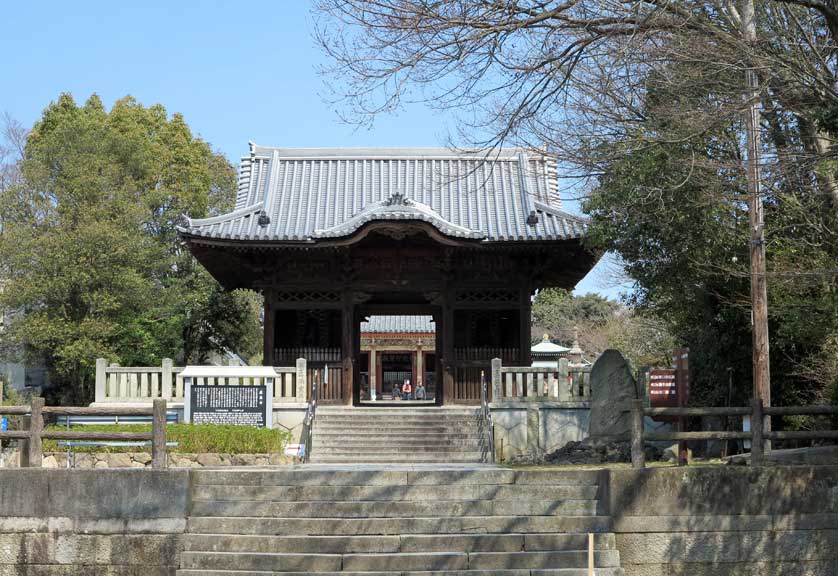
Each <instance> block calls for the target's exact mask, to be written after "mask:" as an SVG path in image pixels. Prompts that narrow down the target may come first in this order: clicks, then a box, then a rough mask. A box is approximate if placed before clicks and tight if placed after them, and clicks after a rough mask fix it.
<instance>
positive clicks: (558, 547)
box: [183, 534, 615, 554]
mask: <svg viewBox="0 0 838 576" xmlns="http://www.w3.org/2000/svg"><path fill="white" fill-rule="evenodd" d="M595 545H596V549H597V550H613V549H614V548H615V542H614V535H613V534H599V535H597V537H596V539H595ZM183 546H184V550H185V551H187V552H200V551H206V552H259V553H262V552H284V553H289V552H293V553H298V554H317V553H319V554H350V553H379V554H383V553H394V552H446V551H448V552H521V551H528V552H534V551H538V552H544V551H566V550H587V546H588V537H587V535H586V534H415V535H411V534H407V535H402V536H396V535H393V536H379V535H375V536H239V535H229V534H187V535H185V537H184V540H183Z"/></svg>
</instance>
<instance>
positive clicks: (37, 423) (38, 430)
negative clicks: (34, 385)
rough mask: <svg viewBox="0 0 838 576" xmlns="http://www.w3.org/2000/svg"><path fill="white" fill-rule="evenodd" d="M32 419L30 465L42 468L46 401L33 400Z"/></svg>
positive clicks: (30, 424) (30, 427)
mask: <svg viewBox="0 0 838 576" xmlns="http://www.w3.org/2000/svg"><path fill="white" fill-rule="evenodd" d="M29 406H30V413H31V414H32V419H31V420H30V422H29V446H28V452H29V465H30V466H32V467H33V468H40V467H41V464H42V463H43V461H44V451H43V448H42V446H43V444H42V442H43V441H42V439H41V434H43V432H44V414H43V410H44V399H43V398H38V397H36V398H32V401H31V402H30V404H29Z"/></svg>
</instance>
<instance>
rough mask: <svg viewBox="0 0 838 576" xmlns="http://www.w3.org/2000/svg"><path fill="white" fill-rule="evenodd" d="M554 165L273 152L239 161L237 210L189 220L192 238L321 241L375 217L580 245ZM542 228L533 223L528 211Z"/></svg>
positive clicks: (412, 151) (513, 155) (517, 156)
mask: <svg viewBox="0 0 838 576" xmlns="http://www.w3.org/2000/svg"><path fill="white" fill-rule="evenodd" d="M557 188H558V186H557V180H556V172H555V164H554V162H553V161H552V160H551V159H550V158H547V157H545V156H543V155H541V154H534V153H532V152H528V151H525V150H519V149H504V150H501V151H499V152H497V153H493V154H490V155H489V157H488V158H486V157H485V155H483V154H476V153H471V154H470V153H465V152H453V151H451V150H448V149H445V148H366V149H361V148H334V149H327V148H312V149H299V148H269V147H264V146H256V145H254V144H251V154H250V156H249V157H245V158H243V159H242V164H241V169H240V173H239V190H238V196H237V199H236V206H235V209H234V211H233V212H231V213H229V214H223V215H221V216H216V217H213V218H204V219H191V220H189V221H188V224H187V225H186V226H184V227H182V228H180V231H181V233H182V234H184V235H186V236H190V237H203V238H212V239H229V240H254V241H267V242H272V241H277V242H315V241H317V240H322V239H334V238H340V237H345V236H348V235H351V234H353V233H354V232H355V231H357V230H358V229H359V228H360V227H361V226H363V225H364V224H366V223H368V222H371V221H373V220H420V221H424V222H426V223H428V224H431V225H433V226H434V227H435V228H437V230H439V232H441V233H442V234H444V235H446V236H450V237H454V238H460V239H471V240H482V241H486V242H492V241H522V240H565V239H572V238H579V237H581V236H582V234H583V233H584V230H585V221H584V220H583V219H582V218H579V217H576V216H573V215H571V214H568V213H566V212H563V211H562V210H561V204H560V202H559V200H558V198H557ZM533 212H534V213H535V214H536V215H537V217H538V218H537V222H535V223H534V224H528V217H529V216H530V214H531V213H533Z"/></svg>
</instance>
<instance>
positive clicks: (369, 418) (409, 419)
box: [314, 414, 478, 426]
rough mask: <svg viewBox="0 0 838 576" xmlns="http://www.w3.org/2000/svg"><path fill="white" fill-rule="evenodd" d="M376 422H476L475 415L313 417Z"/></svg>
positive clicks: (336, 421) (337, 421) (316, 421)
mask: <svg viewBox="0 0 838 576" xmlns="http://www.w3.org/2000/svg"><path fill="white" fill-rule="evenodd" d="M376 422H392V423H394V424H398V423H402V424H409V425H412V426H424V425H434V426H446V425H449V424H462V425H471V424H476V423H477V422H478V419H477V417H475V416H445V417H436V416H412V415H394V416H386V417H385V416H372V415H370V416H326V415H322V414H320V415H318V416H315V418H314V425H315V426H317V425H321V424H341V425H345V426H356V425H359V424H375V423H376Z"/></svg>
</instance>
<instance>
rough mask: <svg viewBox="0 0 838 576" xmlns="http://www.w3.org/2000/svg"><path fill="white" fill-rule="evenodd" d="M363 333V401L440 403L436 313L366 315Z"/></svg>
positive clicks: (360, 386)
mask: <svg viewBox="0 0 838 576" xmlns="http://www.w3.org/2000/svg"><path fill="white" fill-rule="evenodd" d="M359 331H360V357H359V374H358V379H357V381H358V390H357V397H358V403H359V404H361V405H364V406H423V405H426V406H427V405H430V406H433V405H436V404H439V403H440V402H439V400H441V398H440V395H439V393H438V390H437V380H438V378H437V361H436V343H437V342H436V341H437V333H436V323H435V322H434V317H433V315H418V314H417V315H376V314H373V315H365V316H363V317H362V319H361V322H360V327H359Z"/></svg>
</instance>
